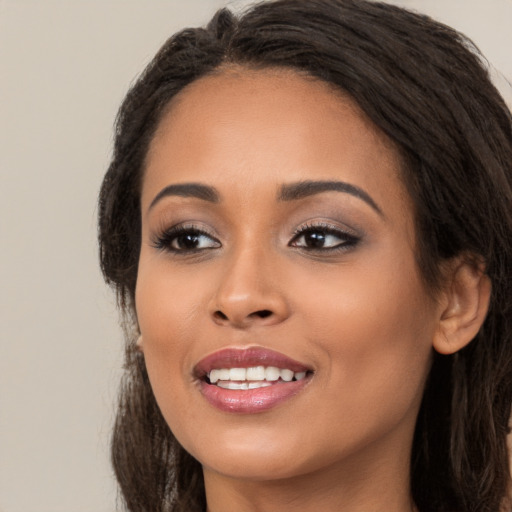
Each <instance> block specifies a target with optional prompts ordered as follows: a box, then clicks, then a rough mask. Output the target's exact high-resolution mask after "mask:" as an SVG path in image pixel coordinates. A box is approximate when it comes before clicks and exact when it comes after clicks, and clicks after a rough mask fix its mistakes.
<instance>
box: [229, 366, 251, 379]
mask: <svg viewBox="0 0 512 512" xmlns="http://www.w3.org/2000/svg"><path fill="white" fill-rule="evenodd" d="M246 376H247V369H246V368H230V369H229V380H245V378H246Z"/></svg>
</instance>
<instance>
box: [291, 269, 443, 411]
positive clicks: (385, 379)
mask: <svg viewBox="0 0 512 512" xmlns="http://www.w3.org/2000/svg"><path fill="white" fill-rule="evenodd" d="M390 267H391V270H390V269H389V268H388V269H387V270H386V271H383V269H382V265H377V264H376V265H365V266H364V267H357V266H356V265H354V266H353V267H351V268H350V271H348V269H347V271H343V269H340V272H339V277H338V278H336V277H335V276H333V275H330V276H329V279H327V276H326V278H321V279H318V276H317V279H311V278H310V279H307V282H308V283H309V284H308V285H307V287H308V288H307V289H308V293H303V294H302V307H303V311H304V312H308V313H307V314H306V313H305V314H304V315H303V323H302V325H301V327H300V330H301V331H302V332H304V333H307V336H308V338H309V339H310V340H311V343H316V344H317V346H319V347H320V349H321V350H322V352H323V355H324V356H325V360H326V361H328V365H329V366H328V371H327V372H326V373H325V389H326V393H329V399H328V400H327V402H329V401H331V402H332V403H335V402H337V403H339V404H340V411H341V410H343V409H344V412H343V413H341V414H342V415H343V416H345V415H346V413H347V411H350V412H351V413H354V414H353V418H357V417H359V418H360V419H361V421H367V420H368V417H367V416H372V417H373V418H386V417H388V418H390V419H393V418H394V419H396V416H397V415H401V414H402V415H403V414H404V413H405V412H406V411H407V410H408V408H411V407H412V408H413V409H414V408H416V407H417V406H418V405H419V401H420V400H421V396H422V394H423V388H424V384H425V380H426V377H427V375H428V371H429V368H430V359H431V353H432V345H431V343H432V337H433V332H434V329H435V321H434V318H435V315H433V310H432V306H431V303H430V300H429V299H428V298H427V295H426V293H425V291H424V290H423V285H422V283H421V282H420V278H419V276H418V274H417V272H416V270H415V268H414V267H413V266H411V264H410V263H409V262H407V261H403V262H399V261H397V262H396V264H395V263H393V264H391V265H390ZM408 269H409V270H408ZM310 277H312V276H310ZM297 284H298V287H299V288H300V287H302V288H304V287H305V286H306V282H303V283H297ZM319 377H322V375H320V374H319ZM333 384H334V385H333ZM365 410H366V411H367V414H366V413H365V414H362V411H365ZM356 411H357V412H358V414H355V412H356Z"/></svg>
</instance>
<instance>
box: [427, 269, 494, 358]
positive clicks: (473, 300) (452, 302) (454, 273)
mask: <svg viewBox="0 0 512 512" xmlns="http://www.w3.org/2000/svg"><path fill="white" fill-rule="evenodd" d="M490 296H491V280H490V279H489V277H488V276H487V275H486V274H485V271H484V265H478V264H475V263H474V262H473V263H471V262H468V261H467V260H458V262H457V264H456V265H454V266H453V267H452V270H451V271H450V276H449V278H448V284H447V286H446V288H445V290H444V291H443V300H442V301H441V304H442V306H441V307H442V311H441V315H440V319H439V327H438V329H437V331H436V333H435V335H434V339H433V346H434V349H435V350H436V351H437V352H439V353H441V354H446V355H448V354H453V353H455V352H457V351H458V350H460V349H462V348H464V347H465V346H466V345H467V344H468V343H469V342H470V341H471V340H472V339H473V338H474V337H475V336H476V335H477V333H478V331H479V330H480V327H481V326H482V324H483V323H484V320H485V316H486V315H487V310H488V309H489V301H490Z"/></svg>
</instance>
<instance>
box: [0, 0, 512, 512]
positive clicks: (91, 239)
mask: <svg viewBox="0 0 512 512" xmlns="http://www.w3.org/2000/svg"><path fill="white" fill-rule="evenodd" d="M225 3H226V2H224V1H221V0H219V1H215V0H174V1H173V0H165V1H164V0H137V1H135V0H115V1H114V0H81V1H78V0H75V1H74V0H68V1H65V0H62V1H54V0H41V1H35V0H3V1H2V0H0V74H1V75H0V76H1V79H0V172H1V176H2V186H1V189H0V194H1V198H0V218H1V221H0V235H1V236H0V240H1V253H0V254H1V256H0V257H1V266H0V269H1V270H0V272H1V273H0V279H1V280H0V282H1V304H0V311H1V313H0V321H1V323H0V334H1V345H0V512H92V511H94V512H113V511H114V510H116V504H115V496H116V492H115V484H114V482H113V478H112V473H111V469H110V465H109V462H108V438H109V431H110V426H111V422H112V419H113V403H114V400H115V394H116V386H117V382H118V379H119V375H120V367H121V357H120V356H121V347H122V336H121V331H120V329H119V327H118V324H117V313H116V311H115V305H114V300H113V297H112V294H111V292H110V291H109V290H108V289H107V288H106V287H105V285H104V284H103V282H102V280H101V276H100V273H99V270H98V262H97V246H96V214H97V209H96V197H97V193H98V189H99V186H100V182H101V178H102V175H103V173H104V171H105V169H106V166H107V165H108V161H109V156H110V152H111V141H112V124H113V120H114V117H115V114H116V111H117V108H118V106H119V103H120V101H121V99H122V98H123V96H124V94H125V93H126V90H127V88H128V86H129V84H130V83H131V82H132V81H133V79H134V77H136V75H137V74H138V73H139V72H140V71H141V70H142V68H143V67H144V65H145V64H146V63H147V62H148V61H149V59H150V58H151V57H152V55H153V54H154V53H155V52H156V50H157V49H158V48H159V46H160V45H161V44H162V43H163V42H164V41H165V39H166V38H167V37H168V36H169V35H171V34H172V33H173V32H174V31H176V30H177V29H179V28H181V27H184V26H187V25H188V26H194V25H198V24H203V23H204V22H206V21H207V20H208V19H209V18H210V17H211V15H212V14H213V12H214V11H215V10H216V8H218V7H220V6H221V5H224V4H225ZM242 3H247V2H236V5H241V4H242ZM397 3H398V2H397ZM400 4H401V5H404V6H408V7H411V8H417V9H418V10H422V11H424V12H427V13H430V14H432V15H434V17H437V18H438V19H441V20H444V21H445V22H447V23H448V24H451V25H453V26H455V27H456V28H458V29H460V30H461V31H463V32H465V33H467V34H468V35H469V36H470V37H472V38H473V39H474V40H475V41H476V43H477V44H478V46H479V47H480V48H481V50H482V51H483V52H484V54H486V55H487V57H488V58H489V60H490V62H491V64H492V65H493V66H494V67H495V68H496V69H497V70H499V71H500V72H501V73H502V75H503V76H505V77H508V80H509V81H512V58H511V56H510V53H511V48H512V30H511V27H512V1H511V0H488V1H486V2H484V1H482V0H409V1H406V0H403V1H402V2H400ZM497 84H498V86H499V87H500V88H501V90H502V93H503V94H504V96H505V97H506V99H507V101H508V102H509V105H512V87H510V85H509V84H508V83H507V82H506V80H505V78H503V77H501V78H497Z"/></svg>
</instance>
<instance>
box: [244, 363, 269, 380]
mask: <svg viewBox="0 0 512 512" xmlns="http://www.w3.org/2000/svg"><path fill="white" fill-rule="evenodd" d="M247 380H265V367H264V366H251V367H250V368H247Z"/></svg>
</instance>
